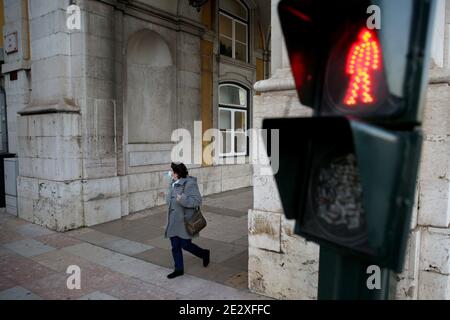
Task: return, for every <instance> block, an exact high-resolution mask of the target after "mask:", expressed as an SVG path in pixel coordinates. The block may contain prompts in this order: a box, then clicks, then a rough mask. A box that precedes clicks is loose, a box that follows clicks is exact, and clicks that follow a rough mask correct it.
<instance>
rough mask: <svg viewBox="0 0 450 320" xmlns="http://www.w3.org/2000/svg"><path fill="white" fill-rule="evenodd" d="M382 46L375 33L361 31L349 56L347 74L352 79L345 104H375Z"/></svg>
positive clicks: (366, 30)
mask: <svg viewBox="0 0 450 320" xmlns="http://www.w3.org/2000/svg"><path fill="white" fill-rule="evenodd" d="M380 60H381V56H380V44H379V41H378V38H377V36H376V34H375V32H373V31H370V30H368V29H366V28H364V29H363V30H361V32H360V33H359V36H358V40H357V42H355V43H354V44H353V46H352V47H351V50H350V52H349V54H348V59H347V66H346V70H345V71H346V74H347V75H349V77H350V82H349V84H348V89H347V94H346V95H345V99H344V104H345V105H347V106H349V107H353V106H355V105H357V104H359V103H362V104H373V103H374V101H375V96H374V92H373V78H374V77H373V75H374V74H375V73H377V72H380V68H381V63H380Z"/></svg>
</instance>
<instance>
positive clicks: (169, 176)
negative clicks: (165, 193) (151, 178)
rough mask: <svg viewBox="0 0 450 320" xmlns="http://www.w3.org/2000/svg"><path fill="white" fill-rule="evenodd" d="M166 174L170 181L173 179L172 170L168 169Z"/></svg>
mask: <svg viewBox="0 0 450 320" xmlns="http://www.w3.org/2000/svg"><path fill="white" fill-rule="evenodd" d="M166 176H167V180H169V181H172V179H173V178H172V171H168V172H167V173H166Z"/></svg>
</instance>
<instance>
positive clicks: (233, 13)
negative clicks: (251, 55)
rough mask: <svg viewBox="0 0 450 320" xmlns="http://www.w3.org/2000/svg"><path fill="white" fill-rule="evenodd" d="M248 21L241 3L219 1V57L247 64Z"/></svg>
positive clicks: (237, 1) (236, 1)
mask: <svg viewBox="0 0 450 320" xmlns="http://www.w3.org/2000/svg"><path fill="white" fill-rule="evenodd" d="M248 20H249V17H248V9H247V7H246V6H245V5H244V4H243V3H242V2H241V1H239V0H220V1H219V39H220V54H221V55H224V56H228V57H230V58H233V59H236V60H241V61H244V62H248V47H249V45H248V44H249V39H248V26H249V22H248Z"/></svg>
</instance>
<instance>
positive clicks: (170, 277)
mask: <svg viewBox="0 0 450 320" xmlns="http://www.w3.org/2000/svg"><path fill="white" fill-rule="evenodd" d="M183 274H184V271H183V270H175V271H174V272H172V273H171V274H169V275H167V278H169V279H173V278H176V277H179V276H182V275H183Z"/></svg>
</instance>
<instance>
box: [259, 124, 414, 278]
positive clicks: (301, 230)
mask: <svg viewBox="0 0 450 320" xmlns="http://www.w3.org/2000/svg"><path fill="white" fill-rule="evenodd" d="M263 127H264V129H268V130H274V129H275V130H279V140H280V142H279V143H280V145H279V158H280V166H279V169H278V172H277V174H276V175H275V179H276V183H277V186H278V190H279V193H280V195H281V201H282V205H283V208H284V212H285V215H286V216H287V217H288V218H289V219H296V220H297V223H296V226H295V232H296V234H298V235H301V236H303V237H305V238H306V239H307V240H310V241H314V242H317V243H319V244H321V245H326V246H328V247H333V248H334V249H336V250H338V251H341V252H342V253H347V254H353V255H358V256H359V257H360V258H361V259H364V260H365V261H367V262H368V263H376V264H377V265H379V266H382V267H387V268H390V269H392V270H400V269H401V267H402V263H403V260H402V257H403V253H404V251H405V247H406V239H407V236H408V233H409V221H410V220H411V212H412V207H413V204H414V196H415V182H416V177H417V170H418V165H419V155H420V147H421V142H422V140H421V139H422V137H421V134H420V132H419V131H415V130H413V131H387V130H383V129H380V128H378V127H375V126H372V125H368V124H365V123H362V122H359V121H349V120H348V119H346V118H344V117H320V118H319V117H316V118H295V119H266V120H264V123H263ZM292 141H295V144H293V143H292Z"/></svg>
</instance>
